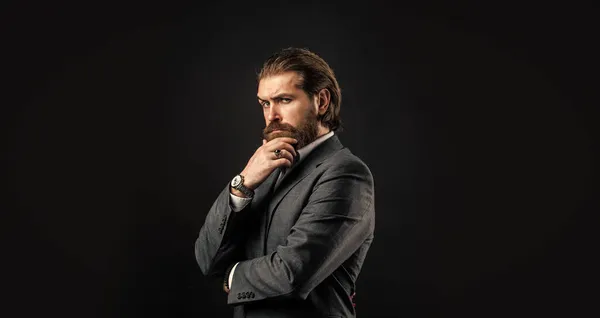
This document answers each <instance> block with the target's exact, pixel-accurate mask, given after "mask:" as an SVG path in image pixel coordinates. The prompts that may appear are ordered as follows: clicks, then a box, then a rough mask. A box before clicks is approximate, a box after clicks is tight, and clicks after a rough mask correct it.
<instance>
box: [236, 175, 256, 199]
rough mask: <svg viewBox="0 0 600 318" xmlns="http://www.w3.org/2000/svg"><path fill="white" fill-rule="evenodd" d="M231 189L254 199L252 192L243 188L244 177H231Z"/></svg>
mask: <svg viewBox="0 0 600 318" xmlns="http://www.w3.org/2000/svg"><path fill="white" fill-rule="evenodd" d="M231 187H232V188H233V189H237V190H240V191H241V192H242V193H243V194H245V195H246V196H247V197H249V198H252V197H254V191H252V190H251V189H249V188H246V187H245V186H244V176H242V175H241V174H238V175H236V176H235V177H233V179H232V180H231Z"/></svg>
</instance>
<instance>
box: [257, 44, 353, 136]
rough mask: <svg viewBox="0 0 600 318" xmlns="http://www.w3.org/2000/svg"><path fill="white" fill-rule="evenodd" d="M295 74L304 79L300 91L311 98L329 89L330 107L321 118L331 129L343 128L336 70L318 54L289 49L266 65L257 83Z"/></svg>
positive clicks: (282, 51)
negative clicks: (272, 77)
mask: <svg viewBox="0 0 600 318" xmlns="http://www.w3.org/2000/svg"><path fill="white" fill-rule="evenodd" d="M288 71H294V72H296V73H298V75H299V76H300V79H301V82H300V84H299V88H301V89H302V90H304V91H305V92H306V94H308V96H309V97H311V98H312V97H313V96H315V95H316V94H318V93H319V91H320V90H322V89H323V88H326V89H328V90H329V93H330V96H331V98H330V101H329V107H328V108H327V111H326V112H325V114H323V115H321V116H320V117H319V120H321V123H322V124H323V125H324V126H326V127H328V128H329V129H331V130H338V128H341V125H342V121H341V118H340V105H341V103H342V93H341V89H340V86H339V84H338V82H337V80H336V78H335V74H334V73H333V69H331V67H329V65H328V64H327V62H325V60H323V59H322V58H321V57H320V56H318V55H317V54H315V53H313V52H311V51H309V50H308V49H305V48H293V47H289V48H285V49H282V50H280V51H278V52H276V53H275V54H273V55H271V57H269V58H268V59H267V60H266V61H265V62H264V64H263V67H262V69H261V71H260V73H258V77H257V81H258V82H260V80H261V79H263V78H265V77H268V76H272V75H278V74H281V73H284V72H288Z"/></svg>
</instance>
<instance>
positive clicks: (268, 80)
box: [258, 71, 301, 98]
mask: <svg viewBox="0 0 600 318" xmlns="http://www.w3.org/2000/svg"><path fill="white" fill-rule="evenodd" d="M300 83H301V79H300V76H299V75H298V73H296V72H292V71H290V72H285V73H281V74H276V75H271V76H267V77H265V78H263V79H261V80H260V82H259V83H258V96H259V97H260V98H269V97H272V96H274V95H277V94H282V93H297V92H298V91H301V89H300V88H299V85H300Z"/></svg>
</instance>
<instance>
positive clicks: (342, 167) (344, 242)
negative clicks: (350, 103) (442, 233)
mask: <svg viewBox="0 0 600 318" xmlns="http://www.w3.org/2000/svg"><path fill="white" fill-rule="evenodd" d="M278 174H279V170H275V171H274V172H273V173H272V174H271V175H270V176H269V177H268V178H267V179H266V180H265V182H263V183H262V184H261V185H260V186H259V187H258V188H256V189H255V196H254V198H253V200H252V201H251V202H250V204H248V205H247V206H246V207H245V208H244V209H243V210H242V211H239V212H233V211H232V209H231V207H230V204H229V200H230V198H229V193H230V192H229V184H228V185H227V186H226V187H225V189H223V191H222V192H221V193H220V195H219V196H218V197H217V199H216V201H215V202H214V204H213V205H212V207H211V209H210V211H209V212H208V215H207V216H206V219H205V222H204V225H203V226H202V228H201V229H200V234H199V236H198V239H197V240H196V245H195V253H196V260H197V262H198V265H199V266H200V269H201V271H202V273H204V274H205V275H221V276H223V275H224V272H225V270H226V268H227V267H229V266H230V265H232V264H233V263H235V262H238V261H239V262H240V263H239V264H238V266H237V268H236V269H235V271H234V276H233V280H232V286H231V291H230V293H229V295H228V298H227V303H228V304H230V305H233V306H234V317H236V318H237V317H240V318H241V317H304V318H306V317H310V318H316V317H355V316H356V312H355V308H354V307H353V304H352V300H351V296H352V294H353V293H354V292H355V282H356V279H357V277H358V274H359V272H360V269H361V267H362V264H363V261H364V259H365V257H366V254H367V251H368V249H369V247H370V245H371V243H372V241H373V232H374V228H375V207H374V203H375V202H374V184H373V176H372V174H371V171H370V170H369V168H368V167H367V166H366V165H365V164H364V163H363V162H362V161H361V160H360V159H359V158H358V157H356V156H355V155H353V154H352V153H351V152H350V150H348V149H347V148H344V147H343V146H342V144H341V143H340V141H339V139H338V137H337V136H336V135H333V136H332V137H331V138H329V139H327V140H326V141H324V142H323V143H322V144H321V145H319V146H317V148H315V149H314V150H313V151H312V152H311V153H309V154H308V156H307V157H306V158H304V159H303V161H302V162H300V163H299V165H298V166H297V167H294V169H291V170H290V171H289V172H288V173H286V175H285V176H284V177H283V179H282V180H281V183H280V185H279V186H278V187H277V189H276V190H273V185H274V183H275V181H276V179H277V177H278Z"/></svg>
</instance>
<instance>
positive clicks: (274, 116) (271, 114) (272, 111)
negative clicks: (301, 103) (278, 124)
mask: <svg viewBox="0 0 600 318" xmlns="http://www.w3.org/2000/svg"><path fill="white" fill-rule="evenodd" d="M267 119H268V120H269V121H270V122H271V121H276V120H281V115H280V114H279V108H278V106H276V105H275V104H273V105H271V107H269V110H268V114H267Z"/></svg>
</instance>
